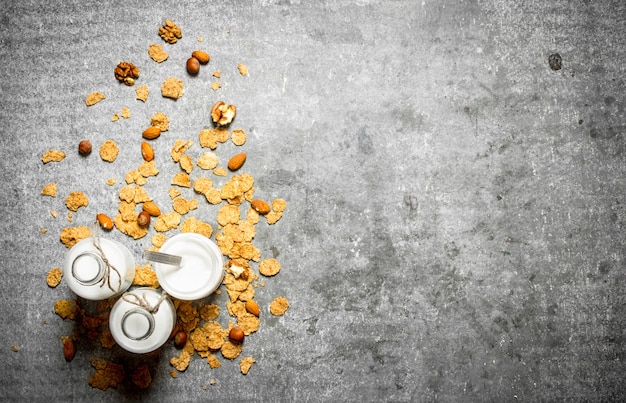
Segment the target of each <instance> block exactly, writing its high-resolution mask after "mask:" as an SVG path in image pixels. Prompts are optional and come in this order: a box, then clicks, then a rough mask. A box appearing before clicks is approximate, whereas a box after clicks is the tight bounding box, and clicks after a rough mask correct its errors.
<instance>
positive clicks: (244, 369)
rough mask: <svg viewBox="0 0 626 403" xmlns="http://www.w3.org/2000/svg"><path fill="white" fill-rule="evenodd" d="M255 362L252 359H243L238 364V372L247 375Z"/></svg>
mask: <svg viewBox="0 0 626 403" xmlns="http://www.w3.org/2000/svg"><path fill="white" fill-rule="evenodd" d="M255 362H256V360H255V359H254V358H252V357H249V356H248V357H243V358H242V359H241V361H240V362H239V370H240V371H241V373H242V374H244V375H247V374H248V372H249V371H250V368H251V367H252V364H254V363H255Z"/></svg>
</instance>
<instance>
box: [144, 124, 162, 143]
mask: <svg viewBox="0 0 626 403" xmlns="http://www.w3.org/2000/svg"><path fill="white" fill-rule="evenodd" d="M141 135H142V136H143V138H144V139H148V140H154V139H156V138H157V137H159V136H160V135H161V129H160V128H159V127H157V126H152V127H148V128H147V129H146V130H144V131H143V133H141Z"/></svg>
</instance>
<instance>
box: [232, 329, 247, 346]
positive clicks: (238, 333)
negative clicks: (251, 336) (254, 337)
mask: <svg viewBox="0 0 626 403" xmlns="http://www.w3.org/2000/svg"><path fill="white" fill-rule="evenodd" d="M244 337H245V334H244V333H243V330H241V328H240V327H237V326H235V327H233V328H232V329H230V332H228V338H229V339H230V341H232V342H233V343H236V344H241V343H243V339H244Z"/></svg>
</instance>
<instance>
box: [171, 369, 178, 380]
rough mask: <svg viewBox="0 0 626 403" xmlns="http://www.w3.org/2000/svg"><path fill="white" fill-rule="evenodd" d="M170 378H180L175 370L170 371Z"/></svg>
mask: <svg viewBox="0 0 626 403" xmlns="http://www.w3.org/2000/svg"><path fill="white" fill-rule="evenodd" d="M170 376H171V377H172V378H178V372H176V371H174V370H171V371H170Z"/></svg>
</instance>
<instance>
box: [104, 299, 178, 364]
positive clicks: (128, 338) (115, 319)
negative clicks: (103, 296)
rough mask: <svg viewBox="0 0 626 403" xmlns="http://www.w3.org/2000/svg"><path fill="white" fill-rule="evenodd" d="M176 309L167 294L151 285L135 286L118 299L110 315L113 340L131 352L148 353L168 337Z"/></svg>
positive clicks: (173, 323)
mask: <svg viewBox="0 0 626 403" xmlns="http://www.w3.org/2000/svg"><path fill="white" fill-rule="evenodd" d="M175 323H176V309H175V308H174V304H172V301H171V300H170V299H169V298H168V297H167V295H166V294H164V293H161V292H159V291H156V290H155V289H153V288H148V287H141V288H136V289H134V290H132V291H129V292H127V293H125V294H124V295H122V298H120V299H119V300H117V302H116V303H115V305H113V308H112V309H111V313H110V315H109V329H110V330H111V336H113V339H114V340H115V342H116V343H117V344H118V345H119V346H120V347H122V348H123V349H124V350H126V351H130V352H131V353H138V354H143V353H149V352H152V351H154V350H156V349H157V348H159V347H161V346H162V345H163V344H164V343H165V342H166V341H167V339H169V337H170V334H171V333H172V330H173V329H174V325H175Z"/></svg>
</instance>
